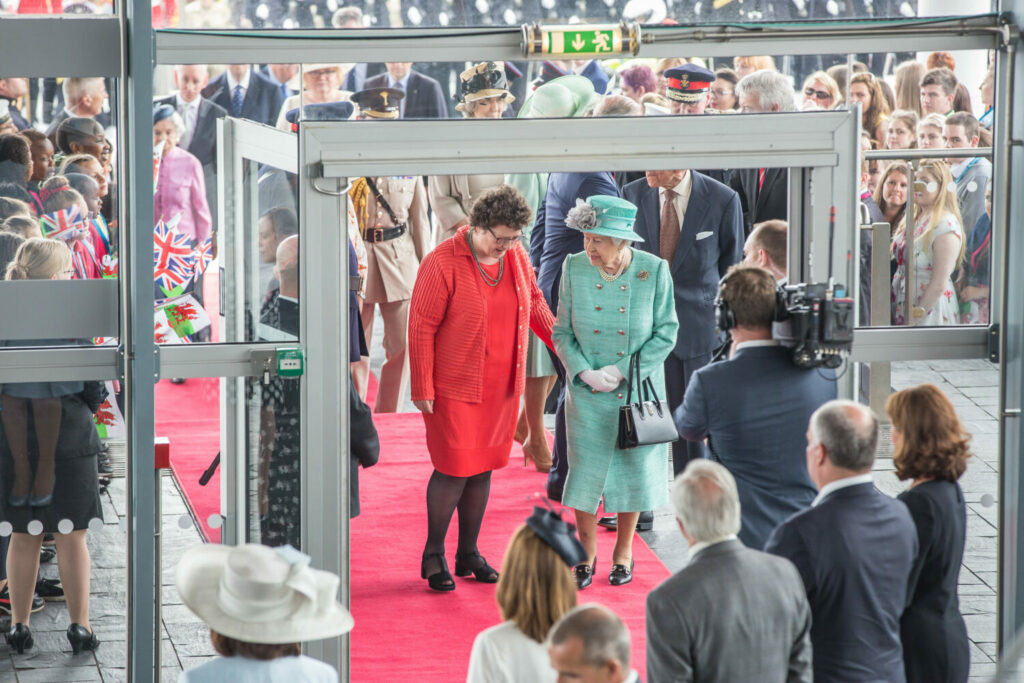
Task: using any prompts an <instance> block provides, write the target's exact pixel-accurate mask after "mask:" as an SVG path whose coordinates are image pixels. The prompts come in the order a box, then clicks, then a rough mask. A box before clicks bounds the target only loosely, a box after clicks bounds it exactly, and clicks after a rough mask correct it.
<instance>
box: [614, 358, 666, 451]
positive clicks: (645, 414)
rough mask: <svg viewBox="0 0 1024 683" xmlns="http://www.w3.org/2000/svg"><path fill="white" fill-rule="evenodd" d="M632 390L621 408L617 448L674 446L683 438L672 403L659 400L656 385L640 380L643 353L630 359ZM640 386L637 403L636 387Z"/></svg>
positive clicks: (646, 380)
mask: <svg viewBox="0 0 1024 683" xmlns="http://www.w3.org/2000/svg"><path fill="white" fill-rule="evenodd" d="M627 381H628V382H629V390H628V391H627V393H626V405H624V406H622V407H620V408H619V434H618V438H617V439H616V442H615V445H616V446H618V447H619V448H620V449H622V450H627V449H630V448H636V447H637V446H653V445H654V444H659V443H671V442H672V441H675V440H677V439H678V438H679V433H678V432H677V431H676V424H675V422H674V421H673V420H672V411H671V410H669V407H668V402H667V401H662V400H661V399H659V398H658V394H657V392H656V391H655V390H654V383H653V382H652V381H651V378H650V377H648V378H647V379H645V380H641V379H640V352H639V351H637V352H636V353H634V354H633V355H632V356H630V358H629V377H628V378H627ZM634 381H635V383H636V403H633V384H634Z"/></svg>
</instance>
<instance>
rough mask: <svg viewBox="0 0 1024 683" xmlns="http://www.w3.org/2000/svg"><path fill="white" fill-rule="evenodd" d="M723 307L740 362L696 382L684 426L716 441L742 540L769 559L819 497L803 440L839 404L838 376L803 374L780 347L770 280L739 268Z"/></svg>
mask: <svg viewBox="0 0 1024 683" xmlns="http://www.w3.org/2000/svg"><path fill="white" fill-rule="evenodd" d="M715 304H716V308H717V310H716V316H718V319H719V321H720V327H721V328H722V330H723V331H726V330H728V331H729V332H730V333H731V334H732V341H733V350H732V356H731V357H730V358H729V360H727V361H724V362H721V363H712V364H711V365H707V366H705V367H703V368H701V369H700V370H697V372H695V373H694V375H693V378H692V379H691V380H690V384H689V386H688V387H687V389H686V396H685V397H684V398H683V404H682V405H681V406H680V407H679V408H678V409H676V412H675V422H676V427H677V428H678V430H679V435H680V436H681V437H682V438H684V439H687V440H688V441H700V440H703V439H707V441H708V446H709V448H710V450H711V458H712V459H714V460H717V461H718V462H720V463H722V464H723V465H725V467H727V468H728V469H729V471H730V472H731V473H732V475H733V476H734V477H735V478H736V486H737V488H738V490H739V496H740V509H741V515H742V522H743V526H742V528H741V529H740V533H739V538H740V540H741V541H743V543H744V544H745V545H746V546H747V547H749V548H755V549H757V550H760V549H761V548H763V547H764V544H765V542H766V541H767V540H768V535H769V534H770V533H771V532H772V529H774V528H775V527H776V525H778V524H780V523H781V522H783V521H785V519H786V518H788V517H789V516H790V515H792V514H793V513H795V512H798V511H800V510H802V509H804V508H806V507H808V506H809V505H810V504H811V501H812V500H814V496H815V495H816V494H817V490H816V489H815V488H814V484H812V483H811V479H810V477H809V475H808V474H807V465H806V463H805V458H804V449H805V446H806V442H805V440H804V432H805V430H806V429H807V424H808V420H810V417H811V413H813V412H814V411H815V410H816V409H817V408H818V407H820V406H821V405H823V404H824V403H826V402H827V401H830V400H832V399H834V398H836V382H835V373H834V372H833V371H832V370H825V369H821V368H818V369H808V370H805V369H801V368H798V367H797V366H796V365H794V364H793V360H792V355H791V352H790V350H789V349H787V348H786V347H784V346H781V345H780V344H779V342H777V341H775V340H774V339H772V322H773V321H774V320H775V319H776V317H777V316H776V282H775V277H774V276H773V275H772V273H771V272H769V271H768V270H765V269H764V268H759V267H757V266H751V265H746V264H738V265H735V266H733V267H732V268H730V269H729V272H728V273H726V275H725V277H724V278H722V282H721V283H720V284H719V290H718V299H717V300H716V302H715Z"/></svg>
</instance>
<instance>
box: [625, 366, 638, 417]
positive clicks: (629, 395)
mask: <svg viewBox="0 0 1024 683" xmlns="http://www.w3.org/2000/svg"><path fill="white" fill-rule="evenodd" d="M634 367H636V354H631V355H630V356H629V372H628V373H627V374H626V405H627V406H628V405H629V404H630V403H632V402H633V368H634ZM639 390H640V387H637V391H639Z"/></svg>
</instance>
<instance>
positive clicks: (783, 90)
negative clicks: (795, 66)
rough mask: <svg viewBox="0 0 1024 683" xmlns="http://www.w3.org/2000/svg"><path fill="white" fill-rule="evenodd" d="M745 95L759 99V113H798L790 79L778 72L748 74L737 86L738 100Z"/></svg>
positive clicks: (765, 70)
mask: <svg viewBox="0 0 1024 683" xmlns="http://www.w3.org/2000/svg"><path fill="white" fill-rule="evenodd" d="M744 95H755V96H756V97H757V106H758V111H761V112H770V111H776V109H775V108H776V107H778V111H796V98H795V97H794V95H793V85H792V84H791V83H790V82H789V78H788V77H786V76H783V75H782V74H780V73H779V72H778V71H771V70H768V69H763V70H761V71H755V72H754V73H751V74H747V75H746V76H744V77H743V78H741V79H740V82H739V83H737V84H736V99H737V100H739V99H740V98H742V97H743V96H744Z"/></svg>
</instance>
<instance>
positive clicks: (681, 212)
mask: <svg viewBox="0 0 1024 683" xmlns="http://www.w3.org/2000/svg"><path fill="white" fill-rule="evenodd" d="M672 191H673V192H675V193H676V196H675V198H674V199H673V204H674V206H675V209H676V216H677V217H678V218H679V229H680V230H682V229H683V216H685V215H686V207H687V206H688V205H689V204H690V193H691V192H692V191H693V176H692V175H690V172H689V171H686V173H684V174H683V179H682V180H681V181H679V184H678V185H676V186H675V187H673V188H672ZM664 210H665V188H663V187H662V188H658V215H659V216H661V215H662V214H663V212H664Z"/></svg>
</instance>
